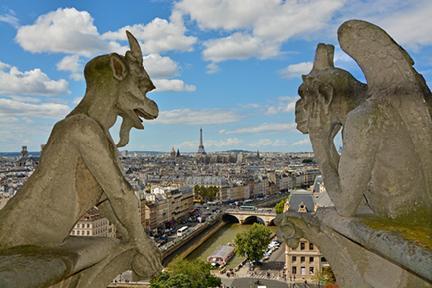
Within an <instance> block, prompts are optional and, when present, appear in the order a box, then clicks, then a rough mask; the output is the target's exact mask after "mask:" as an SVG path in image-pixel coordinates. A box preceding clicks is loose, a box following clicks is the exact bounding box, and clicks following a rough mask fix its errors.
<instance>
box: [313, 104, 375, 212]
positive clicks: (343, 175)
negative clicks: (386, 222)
mask: <svg viewBox="0 0 432 288" xmlns="http://www.w3.org/2000/svg"><path fill="white" fill-rule="evenodd" d="M367 109H368V108H360V109H356V110H355V111H352V112H351V113H349V115H348V119H347V120H346V122H345V127H344V130H343V132H344V137H343V141H344V146H343V152H342V155H341V156H340V157H339V155H338V153H337V151H336V147H335V145H334V143H333V138H334V137H333V136H330V137H328V138H326V137H322V136H320V135H313V134H312V133H311V135H310V136H311V137H310V138H311V142H312V146H313V150H314V153H315V157H316V158H317V159H318V162H319V165H320V168H321V172H322V174H323V176H324V182H325V186H326V188H327V192H328V193H329V196H330V198H331V199H332V201H333V203H334V204H335V206H336V209H337V211H338V213H339V214H341V215H343V216H352V215H354V213H355V212H356V210H357V207H358V205H359V204H360V202H361V199H362V197H363V193H364V192H365V191H366V189H367V184H368V182H369V179H370V175H371V170H372V167H373V159H374V157H375V151H376V148H377V147H376V146H377V144H376V143H375V141H376V139H377V137H376V136H375V134H376V131H375V130H376V129H377V128H376V123H373V121H369V120H371V119H369V117H370V116H369V113H367V111H366V110H367Z"/></svg>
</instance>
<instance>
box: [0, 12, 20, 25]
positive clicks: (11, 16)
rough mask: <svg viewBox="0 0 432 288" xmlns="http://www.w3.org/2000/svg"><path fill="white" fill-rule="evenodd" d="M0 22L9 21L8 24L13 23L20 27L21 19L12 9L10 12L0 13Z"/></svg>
mask: <svg viewBox="0 0 432 288" xmlns="http://www.w3.org/2000/svg"><path fill="white" fill-rule="evenodd" d="M0 22H4V23H7V24H9V25H11V26H12V27H14V28H18V27H19V20H18V18H17V17H16V16H15V12H14V11H12V10H9V12H8V13H5V14H2V15H0Z"/></svg>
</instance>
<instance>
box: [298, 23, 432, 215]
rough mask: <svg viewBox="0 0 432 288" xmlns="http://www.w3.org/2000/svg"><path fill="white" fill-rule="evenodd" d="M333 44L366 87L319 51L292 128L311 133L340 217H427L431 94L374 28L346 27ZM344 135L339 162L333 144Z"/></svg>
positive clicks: (327, 48) (325, 48)
mask: <svg viewBox="0 0 432 288" xmlns="http://www.w3.org/2000/svg"><path fill="white" fill-rule="evenodd" d="M338 38H339V43H340V46H341V48H342V49H343V50H344V51H345V52H346V53H347V54H349V55H350V56H351V57H353V58H354V60H355V61H356V62H357V63H358V64H359V66H360V68H361V69H362V71H363V72H364V74H365V76H366V79H367V86H366V85H365V84H362V83H360V82H359V81H357V80H355V79H354V78H353V77H352V76H351V75H350V74H349V73H348V72H346V71H344V70H342V69H338V68H335V67H334V66H333V49H334V48H333V47H332V46H331V45H323V44H320V45H318V48H317V54H316V58H315V63H314V66H313V69H312V71H311V72H310V73H309V74H308V75H305V76H303V83H302V84H301V86H300V87H299V94H300V97H301V98H300V100H299V101H298V102H297V103H296V122H297V129H298V130H300V131H301V132H303V133H308V134H309V137H310V140H311V142H312V146H313V150H314V153H315V157H316V158H317V160H318V162H319V165H320V168H321V172H322V174H323V176H324V184H325V187H326V189H327V191H328V193H329V196H330V198H331V200H332V201H333V202H334V204H335V206H336V209H337V211H338V213H339V214H340V215H342V216H353V215H355V214H356V211H357V208H358V206H359V204H360V203H361V202H362V201H365V202H366V205H367V206H369V207H370V208H371V210H372V211H373V213H374V214H375V215H377V216H382V217H389V218H397V217H404V216H406V215H411V216H413V215H412V214H416V213H417V212H421V215H424V212H429V213H431V211H432V209H431V208H432V117H431V115H432V95H431V92H430V90H429V88H428V87H427V85H426V83H425V80H424V79H423V77H422V76H421V75H420V74H419V73H417V71H416V70H415V69H414V67H413V64H414V62H413V60H412V59H411V58H410V56H409V55H408V54H407V52H406V51H405V50H404V49H403V48H402V47H400V46H399V45H398V44H397V43H396V42H395V41H394V40H393V39H392V38H391V37H390V36H389V35H388V34H387V33H386V32H385V31H384V30H382V29H381V28H379V27H378V26H376V25H373V24H371V23H368V22H365V21H360V20H351V21H347V22H345V23H343V24H342V25H341V26H340V28H339V30H338ZM341 128H343V131H342V139H343V151H342V153H341V155H339V154H338V153H337V152H336V148H335V145H334V143H333V139H334V137H335V135H336V134H337V132H338V131H339V130H340V129H341ZM429 215H431V214H429ZM413 217H414V218H415V215H414V216H413ZM429 219H430V218H429Z"/></svg>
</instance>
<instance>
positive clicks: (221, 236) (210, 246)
mask: <svg viewBox="0 0 432 288" xmlns="http://www.w3.org/2000/svg"><path fill="white" fill-rule="evenodd" d="M251 227H252V225H241V224H238V223H227V224H226V225H225V226H223V227H222V228H221V229H219V231H217V232H216V233H215V234H214V235H213V236H212V237H210V239H208V240H207V241H206V242H204V243H203V244H202V245H201V246H200V247H198V248H197V249H196V250H195V251H193V252H192V253H191V254H190V255H189V256H188V257H187V259H197V258H199V259H202V260H204V261H206V260H207V257H208V256H210V255H211V254H213V252H215V251H216V250H217V249H218V248H219V247H220V246H221V245H224V244H227V243H234V239H235V236H236V235H237V233H240V232H244V231H247V230H249V229H250V228H251ZM269 228H270V229H272V231H273V232H276V227H275V226H270V227H269ZM241 260H242V258H241V257H240V256H237V255H236V256H234V257H233V258H232V259H231V261H230V262H229V263H228V265H227V266H228V267H229V268H232V267H235V266H236V265H237V264H239V263H240V262H241Z"/></svg>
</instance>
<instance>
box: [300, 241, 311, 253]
mask: <svg viewBox="0 0 432 288" xmlns="http://www.w3.org/2000/svg"><path fill="white" fill-rule="evenodd" d="M305 249H306V243H305V242H300V250H301V251H304V250H305ZM312 250H314V244H313V243H309V251H312Z"/></svg>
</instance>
